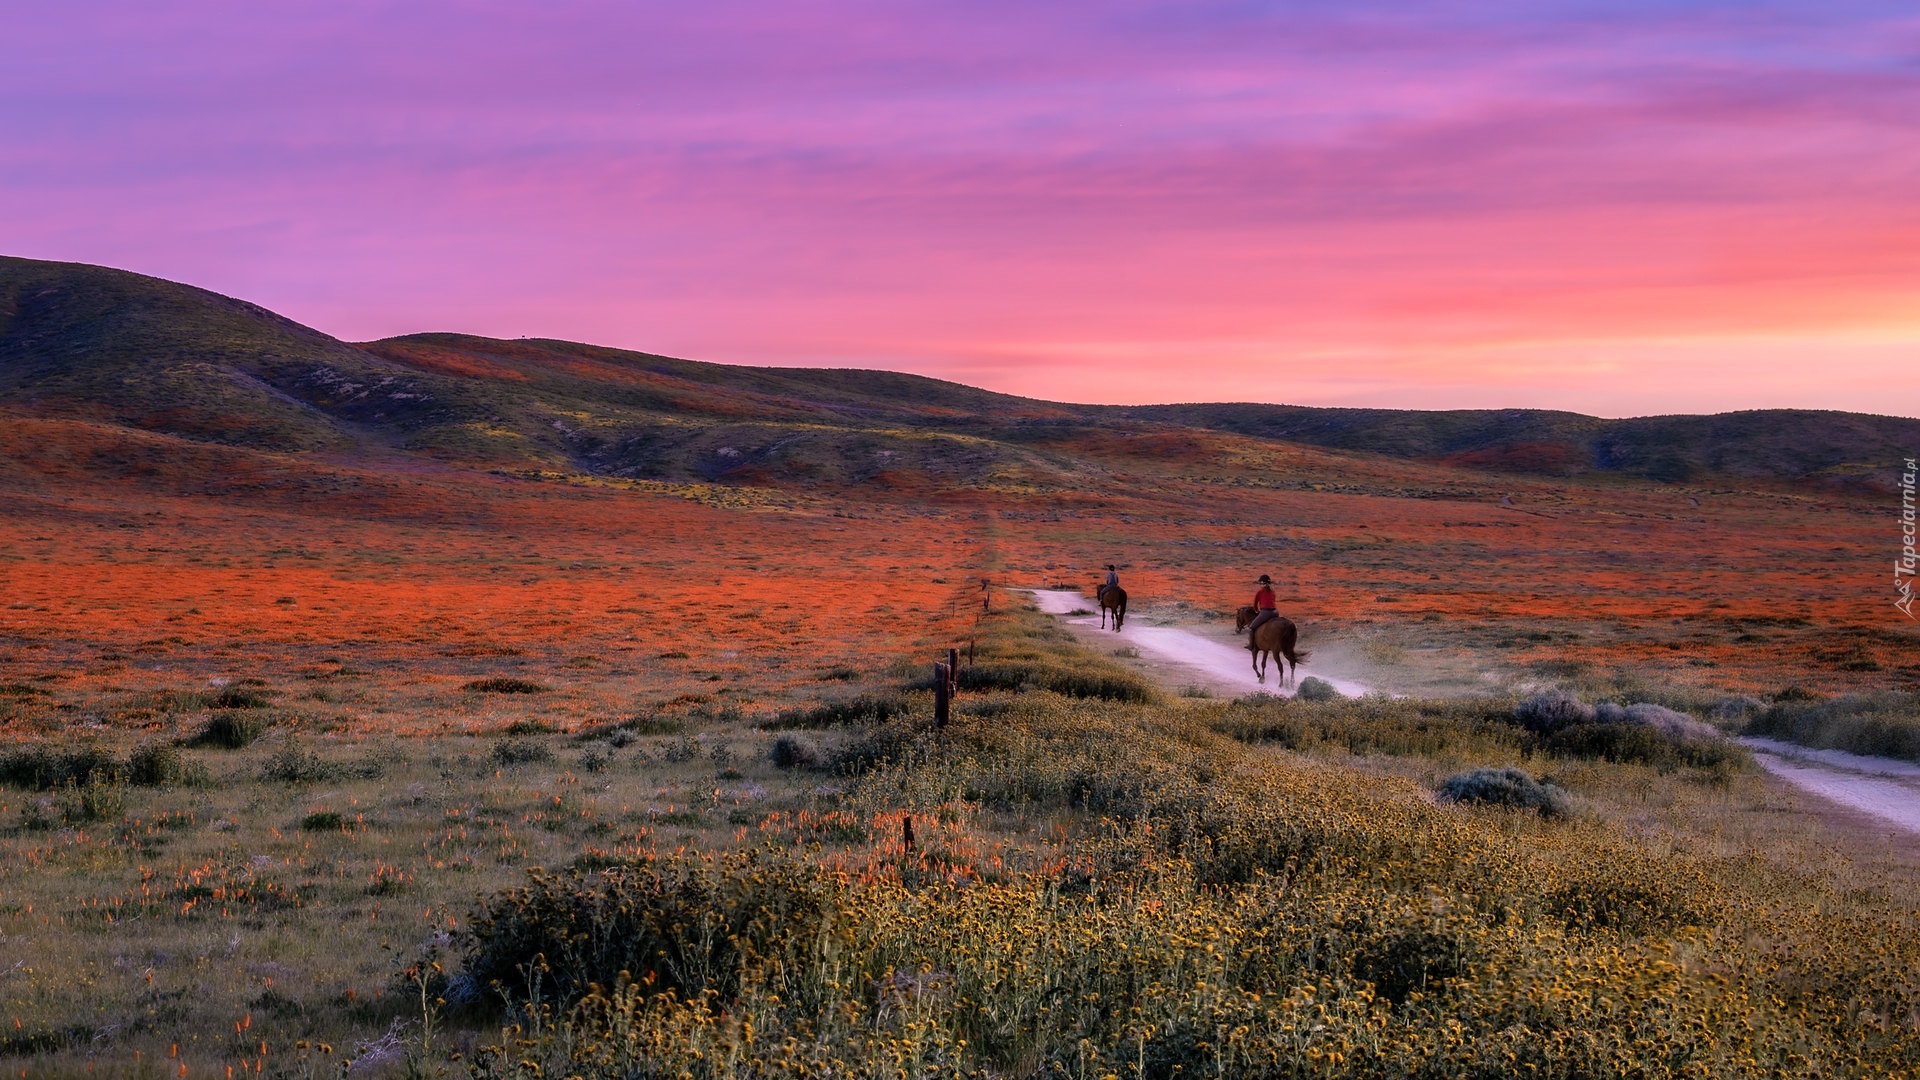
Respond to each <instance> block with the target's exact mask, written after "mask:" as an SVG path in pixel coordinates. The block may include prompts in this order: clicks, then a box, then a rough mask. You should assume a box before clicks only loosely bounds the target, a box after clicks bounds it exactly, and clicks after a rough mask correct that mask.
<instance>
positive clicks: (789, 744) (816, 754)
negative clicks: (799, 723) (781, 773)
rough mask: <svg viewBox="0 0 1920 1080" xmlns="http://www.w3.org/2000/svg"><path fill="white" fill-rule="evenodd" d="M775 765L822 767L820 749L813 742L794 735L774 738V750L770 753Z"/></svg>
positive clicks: (784, 767) (791, 767) (806, 767)
mask: <svg viewBox="0 0 1920 1080" xmlns="http://www.w3.org/2000/svg"><path fill="white" fill-rule="evenodd" d="M768 757H770V758H771V759H772V760H773V763H774V765H776V766H778V767H780V768H782V769H817V768H819V767H820V751H819V750H817V749H815V748H814V746H813V744H812V743H809V742H806V741H804V740H801V739H796V738H794V737H793V736H792V735H782V736H780V737H779V738H777V739H775V740H773V750H772V751H771V752H770V753H769V754H768Z"/></svg>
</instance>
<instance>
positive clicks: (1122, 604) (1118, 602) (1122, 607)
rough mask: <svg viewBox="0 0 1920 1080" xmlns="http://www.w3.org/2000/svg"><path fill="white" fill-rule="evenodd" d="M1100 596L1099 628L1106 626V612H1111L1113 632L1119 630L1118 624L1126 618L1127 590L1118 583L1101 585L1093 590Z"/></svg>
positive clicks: (1103, 628)
mask: <svg viewBox="0 0 1920 1080" xmlns="http://www.w3.org/2000/svg"><path fill="white" fill-rule="evenodd" d="M1094 593H1095V594H1096V595H1098V596H1099V597H1100V629H1102V630H1105V629H1106V628H1107V612H1109V611H1111V612H1113V632H1114V633H1116V634H1117V633H1119V632H1120V624H1121V623H1123V622H1125V621H1126V618H1127V590H1125V589H1123V588H1121V587H1120V586H1118V585H1102V586H1100V587H1099V588H1098V589H1095V590H1094Z"/></svg>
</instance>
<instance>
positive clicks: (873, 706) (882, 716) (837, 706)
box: [760, 693, 908, 731]
mask: <svg viewBox="0 0 1920 1080" xmlns="http://www.w3.org/2000/svg"><path fill="white" fill-rule="evenodd" d="M907 709H908V702H907V698H906V696H905V695H902V694H892V693H869V694H861V695H859V696H857V697H851V698H844V699H841V700H837V701H823V702H820V703H818V704H815V705H809V706H802V707H800V708H794V709H785V710H782V711H781V712H780V714H779V715H778V716H776V717H775V718H774V719H772V720H770V721H767V722H766V723H763V724H761V725H760V726H761V727H762V728H765V729H766V730H769V731H790V730H795V729H817V728H829V727H837V726H839V725H841V724H853V723H864V722H874V723H885V722H886V721H888V720H892V719H893V718H895V717H898V716H905V715H907Z"/></svg>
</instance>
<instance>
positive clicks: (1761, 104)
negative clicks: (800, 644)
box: [0, 0, 1920, 415]
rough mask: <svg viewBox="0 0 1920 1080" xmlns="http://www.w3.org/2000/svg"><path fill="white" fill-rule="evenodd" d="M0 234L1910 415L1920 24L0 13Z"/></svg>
mask: <svg viewBox="0 0 1920 1080" xmlns="http://www.w3.org/2000/svg"><path fill="white" fill-rule="evenodd" d="M0 25H4V26H5V33H4V35H3V36H0V58H3V59H4V62H0V253H4V254H13V255H24V256H29V257H34V258H46V259H63V260H74V261H82V262H95V263H103V264H107V265H112V266H119V267H123V268H126V269H130V270H137V271H140V272H143V273H149V274H154V275H157V276H160V277H167V278H172V279H176V280H183V281H188V282H191V283H193V284H197V285H202V286H205V287H207V288H211V289H215V290H218V291H220V292H224V293H229V294H232V295H238V296H242V297H245V298H247V299H250V300H253V301H255V302H258V303H261V304H264V305H266V306H268V307H271V308H273V309H275V310H278V311H280V312H283V313H285V314H287V315H289V316H291V317H293V318H296V319H298V320H300V321H302V322H306V323H309V324H311V325H313V326H316V327H318V328H319V329H322V330H325V331H327V332H328V333H332V334H335V335H337V336H341V337H346V338H350V339H365V338H372V337H379V336H385V335H389V334H398V333H406V332H412V331H418V330H461V331H467V332H472V333H483V334H492V335H497V336H504V337H513V336H519V335H535V336H548V337H562V338H570V339H574V340H584V341H591V342H595V343H599V344H607V345H618V346H624V347H630V348H638V349H646V350H650V351H657V352H666V353H672V354H675V355H682V356H689V357H693V358H696V359H706V360H719V361H725V362H736V363H766V364H808V365H828V366H856V367H882V368H891V369H896V370H909V371H917V372H922V373H925V374H930V375H936V376H940V377H944V378H951V379H956V380H959V381H962V382H968V383H972V384H975V385H981V386H987V387H991V388H994V389H999V390H1007V391H1011V392H1015V393H1025V394H1033V395H1036V396H1042V397H1049V398H1056V399H1067V400H1077V401H1113V402H1141V401H1191V400H1260V401H1288V402H1296V403H1302V404H1349V405H1393V406H1407V407H1504V406H1547V407H1555V408H1567V409H1574V410H1578V411H1582V412H1590V413H1598V414H1602V415H1626V414H1641V413H1657V412H1681V411H1712V410H1721V409H1732V408H1750V407H1766V406H1804V407H1824V408H1847V409H1858V410H1863V411H1873V412H1883V413H1898V414H1903V415H1920V407H1916V405H1915V404H1914V401H1915V398H1914V396H1913V394H1912V393H1910V391H1909V387H1908V385H1907V380H1908V379H1909V378H1910V377H1911V374H1912V372H1913V363H1912V361H1913V359H1914V358H1915V357H1916V356H1920V14H1916V13H1914V12H1913V11H1912V10H1911V9H1908V8H1906V7H1905V5H1900V4H1894V3H1885V2H1875V3H1866V2H1847V0H1838V2H1826V3H1812V2H1797V3H1766V2H1741V3H1605V4H1602V3H1581V4H1574V3H1554V2H1550V0H1531V2H1526V3H1521V2H1517V0H1516V2H1510V3H1475V4H1464V3H1445V2H1436V3H1417V4H1416V3H1399V4H1380V3H1365V2H1359V3H1182V4H1156V3H1140V2H1124V0H1122V2H1108V3H1100V4H1090V3H1068V2H1063V3H1056V4H1031V3H1022V4H1014V3H993V2H975V3H971V4H964V5H962V4H951V3H945V4H933V3H913V2H903V0H892V2H887V3H880V2H868V3H861V2H842V3H806V2H792V0H789V2H783V3H773V2H766V0H740V2H721V3H705V4H700V5H686V4H673V5H668V4H649V3H611V2H609V3H574V2H554V3H547V4H542V5H531V4H505V3H488V2H477V0H476V2H448V0H417V2H409V3H397V2H396V3H372V2H352V0H343V2H336V3H329V4H324V5H323V4H267V5H262V4H257V3H248V4H240V3H194V2H190V0H186V2H176V3H170V4H165V5H154V4H150V3H142V4H135V3H126V2H119V0H111V2H88V0H78V2H73V3H67V4H39V5H27V4H24V3H15V2H9V0H0Z"/></svg>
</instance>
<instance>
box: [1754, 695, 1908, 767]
mask: <svg viewBox="0 0 1920 1080" xmlns="http://www.w3.org/2000/svg"><path fill="white" fill-rule="evenodd" d="M1744 733H1745V734H1748V735H1763V736H1766V737H1768V738H1774V739H1784V740H1786V741H1787V742H1795V743H1800V744H1801V745H1804V746H1813V747H1819V748H1822V749H1828V750H1845V751H1847V752H1849V753H1854V754H1866V755H1869V756H1875V757H1891V758H1901V759H1904V760H1906V761H1920V694H1913V693H1909V692H1905V691H1892V690H1889V691H1881V692H1879V693H1871V694H1844V695H1841V696H1839V697H1835V698H1830V699H1828V700H1825V701H1820V700H1809V699H1808V697H1807V696H1804V695H1796V696H1792V697H1788V696H1785V695H1784V694H1783V695H1782V697H1781V700H1777V701H1774V702H1773V703H1771V704H1769V705H1766V706H1765V707H1763V708H1761V709H1760V710H1759V711H1758V712H1757V713H1756V714H1755V715H1754V716H1753V717H1752V719H1750V720H1749V721H1748V722H1747V725H1746V727H1745V729H1744Z"/></svg>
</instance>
